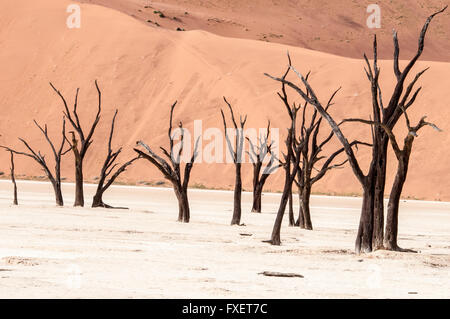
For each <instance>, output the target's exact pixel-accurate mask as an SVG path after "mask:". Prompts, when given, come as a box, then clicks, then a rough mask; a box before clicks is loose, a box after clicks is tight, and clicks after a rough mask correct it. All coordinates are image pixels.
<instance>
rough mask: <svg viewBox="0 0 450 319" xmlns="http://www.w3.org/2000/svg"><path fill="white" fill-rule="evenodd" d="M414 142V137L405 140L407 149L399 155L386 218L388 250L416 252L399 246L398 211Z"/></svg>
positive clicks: (385, 241) (385, 243)
mask: <svg viewBox="0 0 450 319" xmlns="http://www.w3.org/2000/svg"><path fill="white" fill-rule="evenodd" d="M412 141H413V138H412V137H407V138H406V139H405V147H404V150H403V151H402V154H401V155H399V158H398V166H397V174H396V175H395V180H394V183H393V185H392V189H391V193H390V196H389V204H388V212H387V218H386V236H385V239H384V245H385V248H386V249H388V250H394V251H402V252H414V251H413V250H410V249H403V248H400V247H398V244H397V234H398V211H399V206H400V197H401V195H402V191H403V185H404V184H405V181H406V176H407V174H408V165H409V157H410V154H411V148H412Z"/></svg>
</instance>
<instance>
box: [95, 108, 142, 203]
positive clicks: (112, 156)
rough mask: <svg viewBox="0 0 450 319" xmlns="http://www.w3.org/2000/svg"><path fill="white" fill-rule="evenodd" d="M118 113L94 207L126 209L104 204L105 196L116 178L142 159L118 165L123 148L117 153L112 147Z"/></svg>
mask: <svg viewBox="0 0 450 319" xmlns="http://www.w3.org/2000/svg"><path fill="white" fill-rule="evenodd" d="M117 112H118V111H117V110H116V112H115V113H114V116H113V119H112V123H111V130H110V132H109V139H108V152H107V154H106V159H105V162H104V163H103V166H102V170H101V172H100V178H99V180H98V185H97V191H96V192H95V195H94V198H93V200H92V207H104V208H120V209H124V207H112V206H110V205H108V204H105V203H104V202H103V194H104V193H105V191H106V190H107V189H108V188H109V187H110V186H111V185H112V184H113V183H114V181H115V180H116V178H117V177H119V175H120V174H122V173H123V172H125V170H126V169H127V167H128V166H130V165H131V164H133V163H134V162H135V161H136V160H138V159H139V158H141V156H140V155H138V156H136V157H134V158H132V159H131V160H129V161H128V162H126V163H124V164H122V165H119V164H117V163H116V160H117V157H118V156H119V154H120V153H121V152H122V147H120V148H119V149H117V150H116V151H113V150H112V147H111V143H112V139H113V134H114V124H115V122H116V116H117ZM116 168H117V169H116ZM114 169H116V171H115V172H114ZM113 172H114V173H113Z"/></svg>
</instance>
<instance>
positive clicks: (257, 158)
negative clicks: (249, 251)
mask: <svg viewBox="0 0 450 319" xmlns="http://www.w3.org/2000/svg"><path fill="white" fill-rule="evenodd" d="M269 135H270V121H268V123H267V130H266V135H261V136H260V137H259V138H258V142H257V144H255V143H254V142H253V141H252V140H251V139H250V138H248V137H246V139H247V140H248V142H249V144H250V151H247V154H248V155H249V157H250V161H251V162H252V164H253V206H252V212H253V213H261V197H262V191H263V188H264V184H265V183H266V181H267V179H268V178H269V176H270V175H271V174H272V173H273V172H274V171H276V170H277V169H278V168H279V167H280V166H281V164H277V162H278V159H277V158H276V156H275V154H273V153H272V147H273V141H270V142H269ZM267 157H268V158H269V160H268V161H269V162H268V163H267V165H266V166H263V165H264V161H265V160H266V158H267Z"/></svg>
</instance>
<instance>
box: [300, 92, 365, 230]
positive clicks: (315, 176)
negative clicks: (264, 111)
mask: <svg viewBox="0 0 450 319" xmlns="http://www.w3.org/2000/svg"><path fill="white" fill-rule="evenodd" d="M338 91H339V90H337V91H335V92H334V93H333V94H332V95H331V97H330V99H329V100H328V103H327V104H326V107H325V110H326V111H328V109H329V108H330V107H331V106H332V105H333V99H334V97H335V96H336V94H337V93H338ZM307 95H308V96H309V95H310V94H309V92H307ZM309 106H310V105H309V103H308V102H307V101H305V103H304V105H303V108H302V111H303V112H302V120H301V124H300V128H299V131H300V133H299V134H300V139H301V140H302V141H304V147H303V149H302V152H301V163H300V165H301V168H300V169H299V170H298V173H297V179H296V180H295V183H296V185H297V187H298V194H299V202H300V208H299V217H298V220H297V222H296V225H297V226H299V227H300V228H303V229H307V230H312V229H313V225H312V221H311V212H310V205H309V203H310V198H311V191H312V187H313V185H314V184H315V183H317V182H318V181H319V180H321V179H322V178H323V177H324V176H325V175H326V174H327V173H328V172H329V171H330V170H332V169H337V168H341V167H342V166H343V165H345V163H347V161H348V160H344V161H341V162H336V159H337V158H338V156H339V155H340V154H342V153H343V152H344V148H340V149H338V150H336V151H334V152H333V153H331V154H324V148H325V147H326V146H327V144H328V143H329V142H330V141H331V140H332V138H333V136H334V133H333V131H331V132H330V133H329V134H328V135H325V137H321V135H320V129H321V124H322V119H323V118H322V116H321V115H320V114H318V112H317V110H316V109H315V108H313V112H312V114H311V115H310V117H309V116H308V115H307V113H308V112H307V110H308V109H309V108H308V107H309ZM350 145H351V146H356V147H357V146H358V145H367V146H371V145H370V144H367V143H363V142H360V141H357V140H355V141H353V142H351V143H350Z"/></svg>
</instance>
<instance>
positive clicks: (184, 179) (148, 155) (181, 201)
mask: <svg viewBox="0 0 450 319" xmlns="http://www.w3.org/2000/svg"><path fill="white" fill-rule="evenodd" d="M176 105H177V102H175V103H174V104H172V106H171V108H170V119H169V131H168V135H169V144H170V146H169V150H166V149H165V148H163V147H160V149H161V150H162V152H163V154H164V156H166V157H167V160H165V159H163V158H162V157H160V156H159V155H157V154H156V153H155V152H153V150H152V149H151V148H150V147H149V146H148V145H147V144H145V143H144V142H142V141H138V142H136V144H137V145H138V146H142V147H143V148H144V149H145V150H146V151H147V152H143V151H141V150H140V149H138V148H135V149H134V150H135V152H137V153H138V154H139V155H140V156H141V157H142V158H144V159H146V160H148V161H149V162H150V163H152V164H153V165H154V166H155V167H156V168H157V169H158V170H160V171H161V173H163V175H164V177H165V178H166V179H167V180H169V181H170V182H171V183H172V186H173V189H174V191H175V195H176V197H177V199H178V221H179V222H183V223H189V220H190V209H189V200H188V186H189V178H190V176H191V170H192V168H193V166H194V162H195V159H196V158H197V155H198V150H197V149H198V143H199V140H200V138H197V140H196V142H195V146H194V151H193V152H192V156H190V160H189V161H188V162H187V163H186V164H185V166H184V176H181V160H182V159H181V155H182V153H183V150H184V143H185V141H184V129H183V123H182V122H181V121H180V123H179V125H178V130H179V132H180V142H179V148H178V149H176V148H175V146H174V139H175V134H172V120H173V111H174V109H175V106H176Z"/></svg>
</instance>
